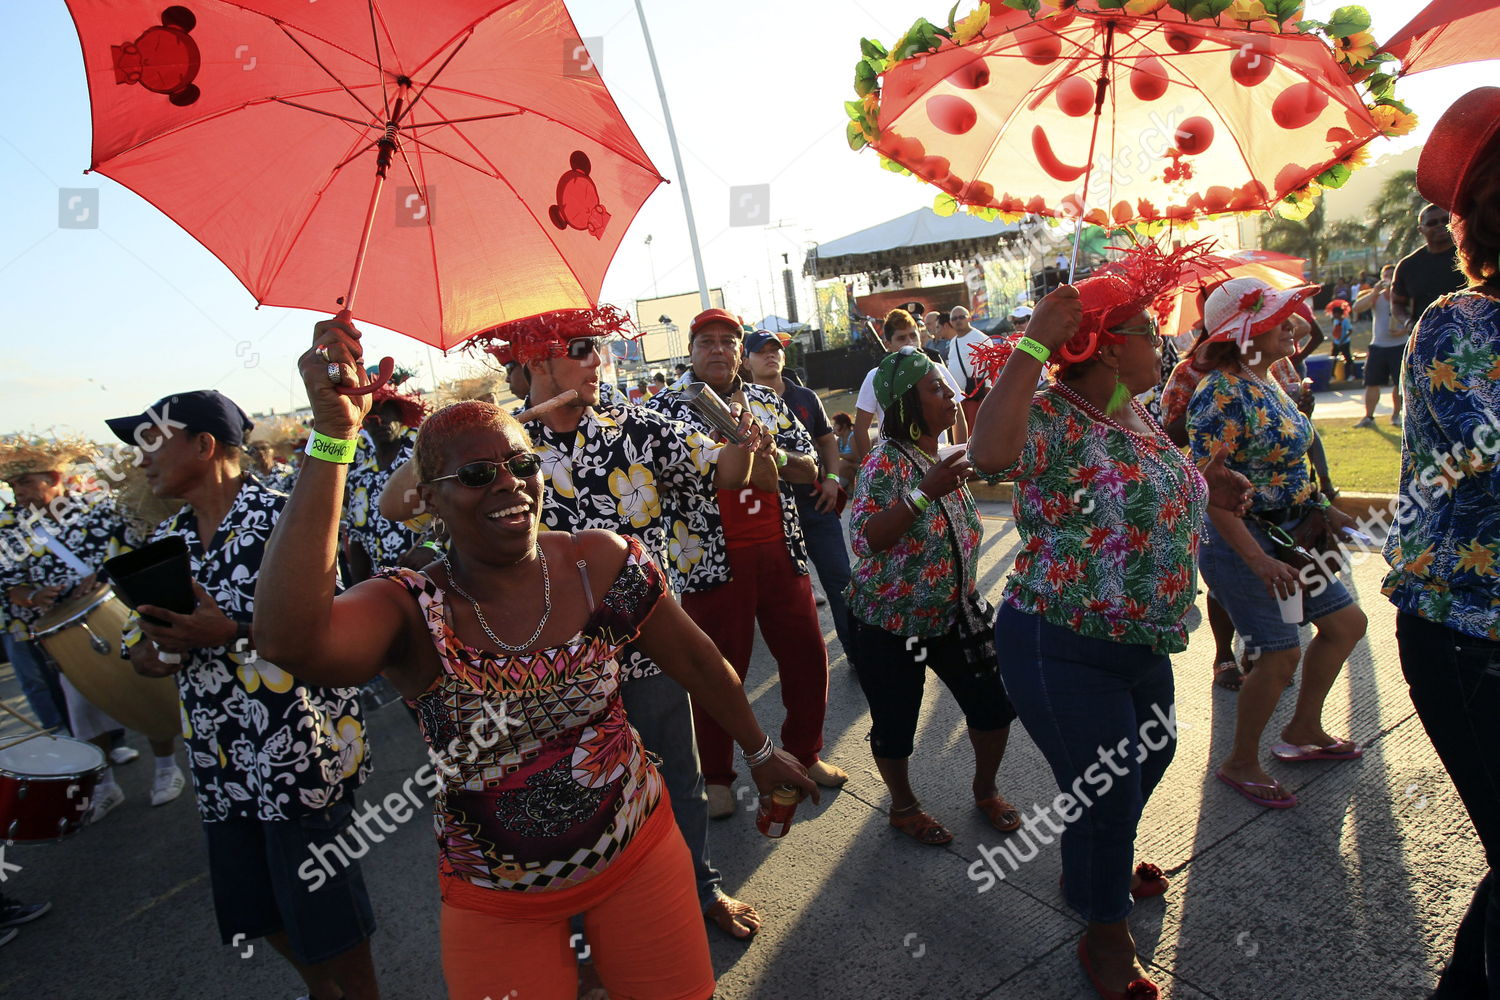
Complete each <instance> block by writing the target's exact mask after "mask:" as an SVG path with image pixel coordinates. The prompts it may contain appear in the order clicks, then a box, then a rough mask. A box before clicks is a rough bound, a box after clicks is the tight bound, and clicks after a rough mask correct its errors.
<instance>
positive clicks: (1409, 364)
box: [1384, 292, 1500, 639]
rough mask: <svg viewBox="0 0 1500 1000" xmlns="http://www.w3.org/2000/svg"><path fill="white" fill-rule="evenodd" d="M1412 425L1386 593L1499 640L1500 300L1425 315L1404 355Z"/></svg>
mask: <svg viewBox="0 0 1500 1000" xmlns="http://www.w3.org/2000/svg"><path fill="white" fill-rule="evenodd" d="M1401 377H1402V388H1403V390H1404V391H1405V393H1406V400H1407V406H1406V426H1405V428H1404V430H1403V440H1402V442H1401V491H1400V493H1399V494H1398V498H1397V501H1396V526H1395V527H1394V528H1393V529H1392V530H1391V533H1390V535H1389V536H1388V537H1387V538H1386V543H1385V558H1386V561H1387V562H1389V563H1390V564H1391V572H1390V573H1389V574H1388V575H1387V576H1386V578H1385V585H1384V590H1385V593H1386V595H1387V596H1388V597H1389V598H1390V599H1391V603H1393V604H1395V605H1396V607H1398V608H1400V609H1401V610H1402V611H1405V612H1408V613H1409V614H1414V615H1420V616H1421V617H1423V618H1426V619H1428V620H1429V621H1433V622H1437V623H1438V624H1440V625H1446V626H1447V627H1449V628H1451V629H1454V630H1455V631H1458V632H1462V633H1464V634H1465V635H1472V636H1476V637H1479V638H1488V639H1500V499H1497V498H1500V465H1497V463H1496V455H1497V454H1500V302H1497V301H1496V300H1495V299H1493V298H1490V297H1488V296H1486V295H1482V294H1480V293H1478V292H1455V293H1453V294H1450V295H1445V296H1443V297H1442V298H1440V299H1438V300H1437V301H1436V302H1434V303H1433V304H1432V305H1431V306H1430V307H1428V309H1427V312H1425V313H1424V314H1423V315H1422V319H1421V321H1420V322H1419V323H1418V324H1417V328H1416V331H1415V332H1414V333H1413V334H1412V336H1411V340H1410V342H1409V343H1408V345H1407V348H1406V364H1405V365H1404V367H1403V370H1402V373H1401Z"/></svg>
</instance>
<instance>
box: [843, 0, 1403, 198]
mask: <svg viewBox="0 0 1500 1000" xmlns="http://www.w3.org/2000/svg"><path fill="white" fill-rule="evenodd" d="M1095 6H1096V5H1095V4H1088V3H1080V4H1079V5H1077V6H1073V7H1070V8H1069V9H1067V10H1064V11H1061V12H1054V13H1051V14H1048V15H1047V16H1042V17H1037V18H1035V19H1033V17H1032V16H1030V15H1028V14H1027V13H1026V12H1025V11H1022V10H1015V9H1012V8H1010V7H1006V6H1001V5H1000V4H999V3H996V4H993V5H981V7H980V9H979V11H976V13H975V14H974V15H973V16H972V17H971V18H966V19H965V20H964V21H963V22H962V23H961V24H960V25H959V26H958V27H957V28H956V29H955V30H954V31H953V32H951V35H952V38H951V39H934V38H933V37H931V33H930V32H928V31H926V29H931V28H932V27H933V26H932V25H930V24H926V22H919V23H918V26H917V27H915V28H914V29H913V31H912V32H909V33H908V36H907V37H906V38H904V39H903V40H902V42H900V43H898V44H897V46H896V47H894V48H893V49H892V50H891V51H890V53H889V58H888V59H887V58H885V57H884V55H882V54H881V53H882V51H883V50H878V47H873V46H872V45H871V43H869V42H868V41H867V42H866V43H865V44H866V48H865V52H866V59H865V60H863V61H862V62H861V64H860V68H858V69H857V70H856V90H857V91H862V92H864V93H865V95H866V96H865V98H864V100H863V102H861V103H855V102H851V105H849V106H847V107H848V109H849V112H850V116H851V117H852V118H854V119H855V121H854V123H853V124H852V125H851V144H854V145H860V144H862V143H861V142H860V141H859V140H860V139H863V140H865V141H867V142H868V143H869V144H870V145H873V146H874V147H875V148H876V149H877V150H878V151H879V152H880V153H881V154H882V156H884V157H886V158H887V159H889V160H892V161H895V162H896V163H898V164H900V165H902V166H904V167H906V168H908V169H909V170H911V171H912V172H913V173H915V174H916V175H917V176H918V177H921V178H922V179H924V180H926V181H928V182H929V183H932V184H934V185H936V186H937V187H939V188H941V189H942V190H943V191H945V192H946V193H947V194H949V195H951V196H952V197H953V198H954V199H956V200H957V201H958V202H960V203H963V204H966V205H970V206H978V207H980V208H988V209H998V210H999V211H1001V212H1003V213H1017V214H1019V213H1034V214H1038V215H1050V216H1073V215H1078V214H1082V215H1083V217H1084V219H1085V220H1086V221H1088V222H1092V223H1095V224H1098V225H1103V226H1111V225H1114V226H1122V225H1128V224H1132V223H1136V222H1142V221H1149V220H1162V219H1179V220H1186V219H1191V218H1195V217H1199V216H1204V215H1212V214H1217V213H1222V212H1238V211H1261V210H1265V209H1268V208H1271V207H1272V206H1274V205H1275V204H1276V203H1277V202H1278V201H1280V200H1281V199H1282V198H1283V197H1285V196H1287V195H1288V194H1289V193H1291V192H1296V191H1299V190H1302V189H1304V188H1306V187H1307V186H1308V185H1309V182H1311V181H1313V180H1314V179H1316V178H1319V177H1320V175H1324V174H1325V172H1328V171H1330V170H1331V169H1332V168H1336V167H1339V166H1340V165H1341V164H1344V163H1346V162H1347V161H1348V160H1350V159H1351V158H1353V156H1354V154H1355V153H1356V151H1357V150H1358V149H1359V148H1360V147H1361V146H1363V145H1364V144H1365V143H1367V142H1369V141H1370V140H1371V139H1372V138H1374V137H1375V136H1376V135H1377V134H1379V129H1378V128H1377V126H1376V124H1375V122H1374V121H1373V120H1372V118H1371V114H1370V110H1369V109H1368V108H1367V107H1366V106H1365V101H1364V99H1363V98H1362V97H1361V96H1360V94H1359V92H1358V91H1357V90H1356V89H1355V86H1354V84H1353V83H1352V82H1351V76H1350V72H1349V71H1348V70H1347V69H1346V68H1345V67H1344V66H1342V65H1341V63H1340V57H1339V56H1336V55H1335V52H1334V49H1333V48H1332V47H1331V46H1330V45H1329V43H1328V42H1327V41H1325V40H1323V39H1322V38H1321V37H1318V36H1316V35H1312V34H1301V33H1297V32H1293V31H1290V30H1288V31H1287V32H1286V33H1279V32H1278V30H1277V26H1276V25H1275V24H1274V23H1272V22H1269V21H1264V20H1262V21H1257V22H1254V23H1239V22H1235V21H1231V20H1227V17H1228V15H1226V20H1224V23H1223V24H1222V25H1220V24H1218V23H1215V21H1213V20H1208V21H1198V20H1190V19H1189V18H1187V17H1186V15H1183V14H1180V13H1178V12H1177V11H1175V10H1172V9H1167V8H1163V5H1162V4H1156V5H1155V6H1156V8H1162V9H1159V10H1157V11H1154V12H1152V13H1149V14H1144V15H1141V16H1128V15H1127V13H1126V11H1124V10H1121V9H1109V10H1100V9H1094V8H1095ZM1097 6H1098V7H1103V6H1105V4H1104V2H1103V0H1097ZM1114 6H1115V7H1119V6H1120V5H1119V4H1115V5H1114ZM1135 6H1141V5H1135ZM1144 6H1145V7H1150V6H1151V4H1149V3H1148V4H1145V5H1144ZM1365 23H1366V24H1367V23H1368V21H1366V22H1365ZM923 25H925V26H926V28H925V29H924V28H923V27H922V26H923ZM937 34H938V35H948V34H950V33H948V32H942V31H939V32H937ZM914 36H915V37H916V42H915V44H914V43H913V37H914ZM926 43H931V44H932V48H931V50H930V51H922V50H923V48H925V47H926ZM872 48H875V49H876V55H875V56H871V54H870V53H871V50H872ZM1372 48H1373V46H1372ZM912 52H915V53H916V54H915V55H908V53H912ZM903 56H905V57H904V58H903ZM1351 58H1352V57H1351ZM872 60H875V61H877V62H878V63H879V64H880V65H882V66H884V69H883V77H882V79H881V80H880V81H879V83H878V85H877V84H876V81H875V79H874V76H873V72H874V70H873V68H872V67H873V63H872ZM1347 173H1348V171H1347V170H1342V173H1341V175H1340V176H1339V177H1338V178H1337V183H1342V177H1343V176H1346V175H1347ZM1325 183H1327V184H1329V185H1331V186H1337V184H1336V183H1334V179H1333V178H1327V179H1326V180H1325Z"/></svg>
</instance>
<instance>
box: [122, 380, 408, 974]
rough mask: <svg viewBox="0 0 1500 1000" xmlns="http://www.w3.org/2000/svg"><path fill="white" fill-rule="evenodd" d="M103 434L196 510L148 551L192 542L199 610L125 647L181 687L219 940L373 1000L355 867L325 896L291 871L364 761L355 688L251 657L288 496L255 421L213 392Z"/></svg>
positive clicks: (321, 843) (343, 816) (160, 617)
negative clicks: (272, 478)
mask: <svg viewBox="0 0 1500 1000" xmlns="http://www.w3.org/2000/svg"><path fill="white" fill-rule="evenodd" d="M107 423H108V424H109V429H110V430H111V431H113V432H114V433H115V436H116V437H118V438H119V439H120V440H122V441H127V442H131V443H135V444H139V445H140V446H141V448H142V449H143V450H144V451H145V456H144V458H143V460H142V463H141V465H142V468H143V469H144V470H145V473H146V481H147V483H149V484H150V487H151V492H152V493H153V494H155V495H156V496H158V497H163V498H166V497H170V498H175V499H180V500H185V501H186V502H187V505H186V506H185V507H184V508H183V509H182V510H181V511H180V512H179V513H178V514H177V515H176V516H174V517H172V518H171V519H170V520H168V521H167V522H166V523H164V524H163V525H162V526H161V527H160V528H158V529H157V530H156V534H155V538H154V539H153V540H160V539H163V538H166V537H167V536H169V535H181V536H182V537H183V539H184V540H185V541H186V543H187V549H188V554H189V558H190V560H191V567H192V577H193V578H192V581H191V583H192V588H193V590H194V592H195V593H196V595H197V601H198V606H197V608H196V609H195V610H194V611H193V612H192V613H191V614H177V613H175V612H173V611H169V610H167V609H165V608H161V607H155V606H152V605H150V604H147V603H143V604H141V605H139V607H138V608H137V610H138V611H139V612H140V614H141V616H142V617H141V619H140V621H139V630H140V631H139V632H136V631H135V630H134V629H132V630H131V631H130V632H129V633H127V636H126V642H127V643H128V644H129V647H130V660H131V663H132V664H134V666H135V669H136V671H137V672H139V673H141V674H145V675H147V676H150V677H167V676H171V675H174V674H175V675H176V677H177V689H178V691H179V693H180V694H181V696H182V708H183V714H184V716H185V718H186V720H187V730H186V734H185V740H186V742H187V748H188V763H189V764H190V765H191V766H192V769H193V787H194V788H195V790H196V791H197V793H198V811H199V814H200V816H201V818H202V820H203V829H204V833H205V834H206V837H207V841H208V866H209V881H210V884H211V886H212V889H213V896H214V910H215V913H216V915H217V917H218V923H219V934H220V937H221V939H222V940H223V942H224V943H225V944H231V943H233V944H238V943H239V941H240V940H242V939H243V938H258V937H264V938H267V939H268V940H269V941H270V943H271V945H272V946H273V947H275V948H276V950H277V951H279V952H281V954H282V955H284V956H285V957H286V958H287V960H288V961H290V962H291V963H292V965H293V966H294V967H295V968H296V969H297V972H298V974H299V975H300V976H301V977H302V979H303V981H304V982H306V984H307V987H308V993H309V994H310V995H312V996H315V997H338V996H342V997H345V998H348V1000H371V998H376V997H378V996H379V989H378V987H377V985H376V981H375V969H374V965H373V964H372V962H371V960H370V935H371V934H372V933H373V932H374V929H375V920H374V915H373V913H372V911H371V908H370V899H369V896H368V894H367V893H366V892H365V884H364V877H363V876H362V875H361V873H360V869H359V865H358V862H355V861H351V862H350V863H349V865H348V866H347V867H344V868H342V869H341V870H339V871H337V872H335V873H334V874H333V876H332V877H331V878H329V879H327V880H326V881H323V882H319V883H317V884H316V885H312V884H310V883H309V882H308V881H306V880H305V879H302V878H298V877H297V872H296V866H295V865H293V864H289V863H288V862H287V859H288V858H292V859H297V858H304V857H308V856H309V855H310V852H313V851H316V850H319V849H321V850H323V851H327V850H328V845H330V844H332V843H333V841H334V840H335V838H337V837H339V836H342V835H343V834H345V833H346V831H347V830H348V829H349V827H350V826H351V821H352V818H353V812H354V793H355V789H357V788H358V787H359V786H360V785H361V784H362V783H363V782H364V779H365V777H366V776H367V775H368V774H369V771H370V756H369V752H368V749H367V744H366V742H365V728H364V722H363V720H362V718H361V715H362V709H361V706H360V701H359V689H358V688H352V687H339V688H333V687H318V686H315V685H311V684H302V683H299V682H298V681H297V679H296V678H295V677H293V676H292V675H290V674H288V673H287V672H286V671H284V670H282V669H281V668H280V667H277V666H275V665H274V664H271V663H268V662H266V661H265V660H262V659H260V658H259V657H257V656H256V653H255V648H254V647H255V637H254V632H253V629H252V626H251V621H252V616H253V613H254V603H255V583H256V580H257V579H258V578H259V576H260V563H261V558H262V556H263V554H264V552H265V547H266V542H267V541H268V540H269V538H270V536H271V525H272V523H273V522H274V521H275V520H276V518H277V517H278V516H280V514H281V511H282V508H283V507H285V505H286V502H287V497H286V494H284V493H280V492H276V491H273V490H268V489H266V488H264V487H263V486H262V485H261V484H260V481H259V480H257V479H256V478H255V477H254V476H250V475H246V474H245V472H244V470H243V469H242V468H241V466H240V460H241V456H242V455H243V451H242V450H241V445H242V443H243V442H244V438H245V433H246V432H247V431H249V430H250V429H251V427H252V426H253V425H252V424H251V423H250V419H249V418H248V417H247V416H245V412H244V411H243V410H241V409H240V408H239V407H238V406H236V405H235V404H234V402H233V401H231V400H230V399H229V398H227V397H226V396H224V395H223V394H221V393H219V392H215V391H214V390H212V389H205V390H199V391H197V392H183V393H178V394H176V395H174V396H169V397H167V398H166V399H163V400H161V401H160V402H158V403H157V404H156V405H154V406H152V407H151V408H150V409H148V410H147V411H146V412H145V413H143V414H139V415H136V416H129V417H118V418H116V419H114V420H110V421H107ZM152 619H155V620H156V621H159V622H166V623H167V626H165V627H163V626H161V625H158V624H153V623H152V621H151V620H152ZM141 633H144V640H143V638H142V635H141ZM145 640H149V641H145ZM164 654H176V655H175V656H167V655H164ZM169 661H171V662H169ZM318 856H322V855H318ZM315 889H316V891H314V890H315ZM236 935H241V936H242V937H241V938H238V939H237V938H236Z"/></svg>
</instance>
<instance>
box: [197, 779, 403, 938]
mask: <svg viewBox="0 0 1500 1000" xmlns="http://www.w3.org/2000/svg"><path fill="white" fill-rule="evenodd" d="M353 812H354V802H353V795H352V794H350V795H347V796H345V798H344V801H342V802H340V803H338V804H337V805H334V806H332V807H330V808H328V809H318V810H315V811H313V812H309V813H306V814H304V815H302V816H298V817H297V818H295V819H285V820H258V819H240V818H236V819H227V820H218V821H215V822H212V823H204V824H203V832H204V834H205V835H206V836H207V838H208V875H209V881H210V883H211V884H212V885H213V893H214V914H215V915H216V916H217V917H218V921H219V936H220V938H221V939H222V940H223V942H224V943H225V944H228V945H234V946H236V947H238V946H239V945H240V944H241V942H242V941H243V940H244V939H246V938H260V937H265V936H266V935H267V934H275V933H276V932H278V931H285V932H286V935H287V940H288V943H289V945H290V947H291V952H292V954H293V955H294V956H295V957H296V959H297V961H299V962H301V963H303V964H304V965H317V964H318V963H320V962H326V961H328V960H329V959H331V958H334V957H336V956H338V955H341V954H343V953H344V952H346V951H348V950H349V949H350V948H353V947H355V946H356V945H358V944H359V943H361V942H362V941H365V940H367V939H368V938H369V937H370V935H371V934H373V933H374V932H375V915H374V912H373V911H372V910H371V907H370V896H369V893H368V892H366V891H365V880H364V876H363V875H362V874H361V873H360V870H359V862H358V861H357V860H354V859H357V858H358V857H359V856H361V855H363V854H364V853H365V852H366V851H367V850H368V846H367V845H366V843H365V841H364V840H363V838H361V836H360V834H358V833H357V832H354V831H353V830H352V829H351V828H352V826H353V824H352V823H351V822H350V819H351V817H352V815H353ZM344 840H348V841H349V843H348V844H347V845H346V844H343V841H344ZM330 846H332V847H336V848H338V849H339V853H338V854H335V852H333V851H331V850H330ZM314 847H321V848H323V851H322V852H321V853H322V855H324V856H328V855H332V856H333V858H336V859H337V861H338V862H342V861H343V860H345V859H346V858H347V859H349V863H348V864H347V866H346V865H344V864H342V863H332V864H330V865H329V866H328V867H327V868H322V867H319V866H318V863H317V861H316V860H314V854H313V848H314ZM356 852H357V853H356ZM331 860H332V859H331ZM330 868H331V874H330V871H329V869H330ZM309 873H315V874H313V877H312V878H309Z"/></svg>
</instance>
